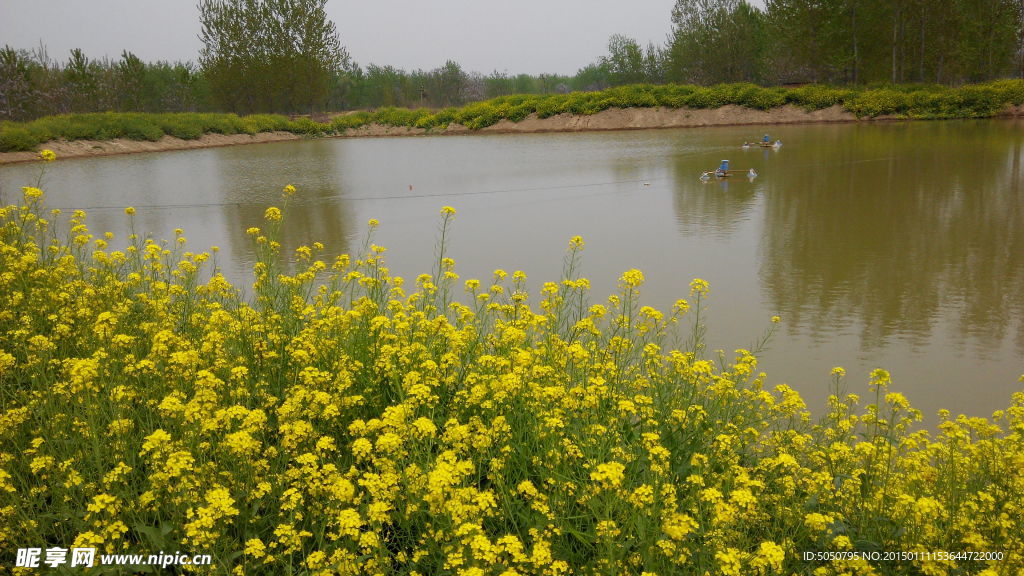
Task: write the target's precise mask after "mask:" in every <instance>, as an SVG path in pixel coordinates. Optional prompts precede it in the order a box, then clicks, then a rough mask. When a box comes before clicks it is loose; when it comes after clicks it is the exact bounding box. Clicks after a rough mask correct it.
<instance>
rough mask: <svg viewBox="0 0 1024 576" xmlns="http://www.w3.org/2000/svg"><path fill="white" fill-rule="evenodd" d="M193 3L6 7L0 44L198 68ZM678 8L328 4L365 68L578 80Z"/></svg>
mask: <svg viewBox="0 0 1024 576" xmlns="http://www.w3.org/2000/svg"><path fill="white" fill-rule="evenodd" d="M196 4H197V2H193V1H191V0H185V1H182V0H43V1H31V0H0V45H10V46H13V47H15V48H27V49H31V48H35V47H38V46H39V44H40V42H42V43H43V45H45V46H46V48H47V50H48V52H49V54H50V57H51V58H53V59H56V60H60V61H66V60H67V58H68V53H69V52H70V50H71V49H72V48H81V49H82V50H83V51H84V52H85V53H86V55H87V56H89V57H91V58H102V57H103V56H109V57H111V58H118V57H120V55H121V51H122V50H129V51H131V52H134V53H135V55H137V56H138V57H139V58H141V59H142V60H144V61H156V60H171V61H175V60H183V61H184V60H190V61H196V60H197V57H198V54H199V48H200V42H199V39H198V34H199V17H198V10H197V9H196ZM674 4H675V1H674V0H634V1H632V2H624V1H623V0H516V1H514V2H495V1H494V0H415V1H410V0H403V1H397V0H361V1H352V0H348V1H342V0H329V1H328V3H327V10H328V16H329V17H330V18H331V19H332V20H333V21H334V23H335V24H336V25H337V28H338V33H339V36H340V37H341V43H342V44H343V45H344V46H345V47H346V48H347V49H348V51H349V53H350V54H351V55H352V58H353V59H354V60H355V61H356V62H358V63H359V64H361V65H363V66H366V65H367V64H371V63H373V64H381V65H383V64H390V65H392V66H395V67H398V68H403V69H405V70H414V69H417V68H422V69H424V70H429V69H433V68H437V67H439V66H441V65H443V64H444V62H445V60H448V59H451V60H455V61H456V62H458V63H459V64H460V65H462V67H463V68H464V69H466V70H468V71H475V72H481V73H484V74H488V73H490V72H492V71H494V70H498V71H507V72H508V73H510V74H518V73H527V74H540V73H557V74H575V73H576V71H577V70H578V69H579V68H582V67H583V66H585V65H587V64H589V63H591V62H593V61H595V60H596V59H597V58H598V57H600V56H601V55H603V54H605V53H606V46H607V43H608V37H609V36H611V35H612V34H624V35H626V36H630V37H632V38H634V39H636V40H637V41H638V42H640V44H641V45H646V44H647V43H648V42H654V43H655V44H662V43H664V41H665V38H666V36H667V35H668V33H669V30H670V29H671V21H670V18H671V12H672V6H673V5H674Z"/></svg>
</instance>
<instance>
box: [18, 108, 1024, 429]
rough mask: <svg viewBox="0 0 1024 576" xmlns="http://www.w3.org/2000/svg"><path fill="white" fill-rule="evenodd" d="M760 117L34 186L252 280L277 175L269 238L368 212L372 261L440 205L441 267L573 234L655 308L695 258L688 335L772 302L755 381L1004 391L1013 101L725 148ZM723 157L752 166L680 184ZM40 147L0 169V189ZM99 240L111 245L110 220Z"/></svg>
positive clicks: (1017, 151)
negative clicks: (276, 208)
mask: <svg viewBox="0 0 1024 576" xmlns="http://www.w3.org/2000/svg"><path fill="white" fill-rule="evenodd" d="M763 133H764V127H757V126H755V127H749V126H747V127H716V128H700V129H678V130H647V131H623V132H601V133H596V132H592V133H580V134H531V135H474V136H459V137H451V136H447V137H445V136H438V137H411V138H380V139H323V140H311V141H302V142H288V143H276V144H263V145H253V146H238V147H230V148H217V149H206V150H193V151H181V152H167V153H153V154H137V155H130V156H117V157H104V158H90V159H68V160H62V161H59V162H56V163H53V164H51V165H49V166H47V172H46V174H45V178H44V186H43V187H44V189H45V190H46V192H47V196H46V199H47V202H48V204H49V205H51V206H54V207H60V208H63V209H73V208H83V209H86V210H87V211H88V212H89V220H88V222H89V224H90V227H91V228H92V230H93V232H94V233H96V234H98V233H100V232H103V231H106V230H110V231H113V232H115V233H116V234H117V235H118V240H120V241H121V242H123V241H124V235H125V232H126V228H125V226H126V222H127V220H126V218H127V217H126V216H125V215H124V213H123V208H124V207H125V206H128V205H132V206H135V207H136V209H137V210H138V213H137V214H136V228H137V230H139V231H140V232H142V231H145V232H148V233H149V234H151V235H152V236H153V237H154V238H164V239H172V238H173V230H174V229H175V228H178V227H180V228H183V229H184V230H185V236H186V237H187V238H188V247H189V249H191V250H194V251H203V250H207V249H208V248H209V247H210V246H212V245H216V246H219V247H220V248H221V252H220V255H219V257H218V260H219V262H220V264H221V266H222V268H223V269H224V270H225V272H226V273H227V274H228V275H229V276H230V277H231V278H232V280H234V281H235V282H236V283H237V284H239V285H244V284H245V283H247V282H249V281H250V279H251V273H250V270H251V265H252V263H253V251H252V249H251V248H252V247H251V239H250V238H248V237H247V236H246V235H245V229H246V228H248V227H250V226H262V216H263V212H264V210H265V209H266V208H267V207H268V206H271V205H280V193H281V188H282V187H283V186H284V185H286V184H289V183H290V184H293V185H295V186H296V187H297V188H298V190H299V193H298V194H297V195H296V196H295V197H294V198H293V199H292V202H291V206H290V210H289V212H288V214H287V215H286V224H287V230H286V234H285V245H286V247H292V248H294V247H295V246H298V245H301V244H309V243H312V242H314V241H320V242H322V243H324V244H325V245H326V246H327V251H326V252H327V253H326V257H328V258H331V257H333V256H335V255H337V254H339V253H343V252H348V251H350V250H356V249H358V248H359V246H361V244H362V239H363V237H364V235H365V233H366V221H367V220H368V219H370V218H377V219H379V220H380V221H381V226H380V228H379V229H378V231H377V232H376V234H375V236H374V242H376V243H377V244H381V245H384V246H386V247H387V248H388V252H387V253H386V257H387V260H388V262H389V265H390V267H391V269H392V271H393V273H394V274H398V275H402V276H406V277H414V276H415V275H417V274H419V273H422V272H429V271H430V268H431V262H432V261H433V259H434V251H435V241H436V237H437V232H438V226H439V222H440V217H439V215H438V211H439V209H440V208H441V207H442V206H444V205H451V206H453V207H455V208H456V209H457V210H458V215H457V217H456V220H455V225H454V229H453V232H452V234H451V243H450V245H449V254H450V255H451V256H452V257H454V258H455V259H456V261H457V263H458V266H457V270H458V271H459V273H460V274H461V276H462V278H464V279H465V278H474V277H475V278H481V279H483V280H485V281H486V279H488V278H489V277H490V275H491V272H492V271H493V270H494V269H495V268H503V269H506V270H508V271H509V272H510V273H511V272H512V271H514V270H524V271H525V272H527V274H528V275H529V277H530V280H531V284H532V285H533V286H539V284H540V283H542V282H543V281H547V280H557V279H558V278H559V273H560V270H561V266H562V257H563V254H564V248H565V247H566V245H567V242H568V240H569V238H570V237H571V236H573V235H577V234H578V235H581V236H583V238H584V239H585V240H586V242H587V244H586V248H585V251H584V263H583V273H584V275H585V276H587V277H588V278H590V280H591V282H592V285H593V297H594V298H593V300H594V301H595V302H597V301H602V300H603V299H604V298H605V297H607V295H609V294H611V293H613V292H614V291H615V286H616V282H617V279H618V277H619V276H620V275H621V274H622V272H624V271H625V270H627V269H629V268H639V269H641V270H642V271H643V272H644V274H645V276H646V278H647V282H646V284H645V285H644V286H643V288H642V294H643V296H642V298H643V301H644V303H645V304H649V305H652V306H655V307H658V308H660V309H662V310H666V311H667V310H669V309H670V307H671V304H672V302H674V301H675V300H676V299H677V298H680V297H687V295H688V292H689V288H688V284H689V282H690V280H692V279H693V278H697V277H699V278H703V279H705V280H707V281H709V282H710V284H711V297H710V300H709V303H710V308H709V315H708V318H709V320H708V344H709V349H710V350H715V349H724V350H726V351H727V352H729V353H730V355H731V352H732V350H734V349H736V348H739V347H749V346H751V345H752V343H753V342H754V341H755V340H757V339H758V337H759V336H760V335H761V333H762V332H763V331H764V329H765V328H766V327H767V326H768V325H769V322H770V320H769V319H770V318H771V316H773V315H776V314H777V315H779V316H781V317H782V322H781V324H780V325H779V327H778V328H779V329H778V331H777V333H776V335H775V337H774V338H773V340H772V341H771V342H770V344H769V346H768V349H767V351H766V352H765V353H764V354H763V355H762V356H761V363H760V368H761V369H763V370H765V371H766V372H767V373H768V383H769V384H770V385H775V384H779V383H787V384H790V385H791V386H793V387H794V388H796V389H797V390H799V391H800V392H801V393H802V394H803V396H804V398H805V399H806V400H807V402H808V404H809V405H810V406H811V408H812V410H818V409H819V408H820V407H821V406H822V405H823V403H824V399H825V398H826V396H827V394H828V391H829V382H830V378H829V373H830V371H831V369H832V367H833V366H844V367H845V368H846V369H847V373H848V377H847V389H848V390H849V391H853V392H858V393H861V394H862V396H863V395H865V393H866V392H867V379H868V374H869V373H870V372H871V370H872V369H874V368H876V367H883V368H886V369H888V370H889V371H890V372H891V373H892V377H893V382H894V384H893V389H894V390H898V391H902V392H904V393H905V394H906V395H907V396H908V397H909V398H910V400H911V402H912V403H913V404H914V405H915V406H916V407H918V408H920V409H921V410H922V411H924V412H925V415H926V418H928V419H929V420H933V418H932V417H933V416H934V413H935V412H936V411H937V410H938V409H940V408H948V409H950V410H951V411H952V412H954V413H966V414H970V415H977V416H987V415H989V414H990V413H991V412H992V411H993V410H996V409H1000V408H1003V407H1006V406H1007V405H1008V403H1009V398H1010V395H1011V394H1012V392H1014V391H1015V390H1020V389H1022V388H1024V384H1021V383H1019V382H1018V377H1020V375H1021V374H1024V190H1022V182H1024V171H1022V163H1024V123H1022V122H1020V121H1014V120H985V121H948V122H916V123H873V124H866V125H860V124H818V125H798V126H777V127H771V128H770V137H771V138H772V139H773V140H774V139H779V140H781V141H782V143H783V146H782V147H781V148H779V149H777V150H776V149H761V148H757V147H754V148H750V149H741V147H740V143H741V142H743V141H746V140H754V139H759V138H760V136H761V135H762V134H763ZM721 159H729V160H730V161H731V167H732V168H735V169H742V170H747V169H749V168H753V169H755V170H756V171H757V172H758V173H759V176H758V177H757V178H756V179H754V180H753V181H748V180H747V179H746V178H743V177H738V178H732V179H730V180H729V181H711V182H701V180H700V179H699V176H700V174H701V173H702V172H703V171H706V170H711V169H713V168H715V167H717V165H718V163H719V161H720V160H721ZM38 168H39V166H38V165H12V166H4V167H0V193H3V194H4V195H5V196H6V200H8V201H10V200H11V199H12V198H15V197H17V192H19V190H20V186H23V185H26V184H29V183H32V182H34V181H35V178H36V176H37V174H38ZM113 245H114V246H121V244H120V243H119V242H118V241H117V240H115V242H114V243H113Z"/></svg>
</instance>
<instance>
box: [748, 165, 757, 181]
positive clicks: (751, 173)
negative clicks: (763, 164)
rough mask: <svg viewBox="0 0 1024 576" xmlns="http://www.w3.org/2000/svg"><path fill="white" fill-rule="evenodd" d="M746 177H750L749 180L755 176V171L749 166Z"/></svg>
mask: <svg viewBox="0 0 1024 576" xmlns="http://www.w3.org/2000/svg"><path fill="white" fill-rule="evenodd" d="M747 178H750V179H751V180H753V179H754V178H757V172H755V171H754V169H753V168H751V169H750V172H747Z"/></svg>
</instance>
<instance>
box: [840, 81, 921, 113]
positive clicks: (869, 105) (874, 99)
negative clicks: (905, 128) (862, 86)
mask: <svg viewBox="0 0 1024 576" xmlns="http://www.w3.org/2000/svg"><path fill="white" fill-rule="evenodd" d="M910 102H911V96H910V95H909V94H907V93H905V92H900V91H898V90H892V89H890V88H883V89H879V90H870V91H867V92H861V93H860V94H857V95H855V96H853V97H852V98H849V99H847V101H846V109H847V110H849V111H850V112H852V113H853V114H854V115H856V116H857V117H859V118H866V117H867V118H873V117H875V116H881V115H883V114H893V115H901V114H905V113H907V111H908V110H909V109H910Z"/></svg>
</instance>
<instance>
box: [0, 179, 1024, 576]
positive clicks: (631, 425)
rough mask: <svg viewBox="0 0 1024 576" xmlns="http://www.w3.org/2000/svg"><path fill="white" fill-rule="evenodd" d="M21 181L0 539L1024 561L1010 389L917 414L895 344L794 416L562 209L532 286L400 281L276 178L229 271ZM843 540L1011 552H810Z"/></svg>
mask: <svg viewBox="0 0 1024 576" xmlns="http://www.w3.org/2000/svg"><path fill="white" fill-rule="evenodd" d="M36 190H38V188H32V189H26V191H25V199H26V201H25V203H24V205H20V206H8V207H4V208H0V294H3V296H4V299H5V305H4V306H3V307H0V390H2V398H3V401H2V402H0V558H4V559H11V558H14V555H15V553H14V551H15V550H16V549H18V548H25V547H40V546H42V547H44V548H51V547H64V548H68V547H71V546H95V547H97V548H98V549H99V550H100V551H101V552H102V553H109V552H118V553H121V552H125V553H131V554H149V553H154V554H155V553H159V552H160V551H169V550H192V551H194V552H195V553H204V554H211V555H212V556H213V558H214V563H213V566H211V567H210V568H209V572H211V573H223V574H228V573H230V574H310V575H318V576H321V575H322V576H326V575H334V574H345V575H348V574H353V575H354V574H366V575H376V574H407V575H410V576H412V575H420V576H428V575H465V576H469V575H494V576H511V575H524V576H525V575H533V574H537V575H552V576H554V575H568V574H581V575H590V574H594V575H596V574H644V575H647V576H657V575H661V576H667V575H673V574H737V575H739V574H754V575H768V574H807V573H813V574H937V575H945V574H948V575H953V574H983V573H984V574H1015V573H1020V572H1021V570H1024V556H1022V555H1021V554H1020V551H1021V550H1024V536H1022V534H1024V531H1022V527H1024V522H1022V518H1024V475H1021V474H1020V470H1021V469H1022V468H1024V393H1019V394H1017V395H1016V396H1015V397H1014V398H1013V400H1012V404H1011V405H1010V407H1008V408H1007V409H1006V410H1003V411H1000V412H998V413H996V414H995V415H993V417H992V418H991V419H980V418H965V417H959V418H951V417H949V416H948V415H946V416H945V417H944V419H943V421H942V422H941V423H940V424H939V426H938V429H937V430H936V431H935V432H933V433H930V432H928V431H925V430H917V429H916V422H917V421H918V420H919V419H920V414H918V413H917V412H916V411H915V410H914V409H913V408H911V407H910V405H909V403H908V402H907V400H906V398H904V397H903V396H902V395H900V394H898V393H897V392H894V391H890V386H891V382H890V377H889V375H888V373H886V372H885V371H882V370H878V371H875V372H874V373H873V374H872V378H871V382H870V383H869V385H868V386H867V387H866V390H865V393H866V394H867V397H868V398H873V400H872V401H869V402H868V403H867V404H866V405H861V403H860V397H859V396H857V395H855V394H845V393H843V392H841V391H840V390H839V385H840V384H841V383H842V381H843V377H844V374H845V372H844V371H843V370H842V369H841V368H836V369H835V370H833V371H832V377H833V379H834V382H835V384H836V386H837V390H836V393H835V394H834V395H833V396H832V398H831V401H830V404H829V408H828V413H827V414H825V415H824V416H823V417H822V418H821V419H820V421H817V422H814V421H812V419H811V417H810V415H809V414H808V412H807V409H806V407H805V405H804V403H803V401H802V400H801V399H800V396H799V394H797V393H796V392H795V391H794V390H792V389H791V388H789V387H787V386H779V387H776V388H774V389H766V388H765V387H764V382H765V379H766V377H765V375H764V374H762V373H760V372H758V365H757V352H758V351H757V350H756V349H755V350H737V351H736V353H735V355H734V356H733V357H731V358H726V357H725V356H724V355H723V357H722V358H721V359H717V360H716V361H714V362H713V361H711V360H709V359H707V358H704V357H703V356H702V350H703V342H702V340H701V337H702V334H703V333H704V327H703V326H702V325H701V324H700V320H699V318H700V317H701V314H700V306H701V305H702V302H704V301H705V300H706V299H707V298H708V297H709V294H710V287H709V285H708V283H707V282H705V281H703V280H699V279H698V280H694V281H693V283H692V284H691V286H690V296H689V297H690V299H691V301H689V302H688V301H686V300H679V301H678V302H677V303H676V305H675V306H674V307H673V309H672V311H671V314H665V313H662V312H660V311H658V310H655V309H653V308H650V307H646V306H641V305H640V303H639V302H640V289H641V288H642V286H643V282H644V276H643V274H642V273H641V272H640V271H639V270H629V271H627V272H626V273H624V274H623V275H622V277H621V279H620V283H619V287H620V291H619V292H618V293H617V294H615V295H613V296H611V297H610V298H608V299H607V300H605V301H602V302H598V303H594V302H591V300H590V295H589V289H590V283H589V282H587V281H586V280H585V279H584V278H580V277H578V275H577V273H576V271H577V269H578V263H579V260H578V259H579V255H580V253H581V252H582V249H583V246H584V243H583V239H582V238H580V237H572V239H571V240H570V241H569V251H568V255H567V257H566V260H565V266H566V269H565V276H564V278H562V279H561V281H559V282H551V283H549V284H547V285H544V287H543V288H542V290H541V291H540V294H539V295H538V297H539V301H538V302H537V303H536V304H531V303H530V297H529V295H528V294H527V285H526V275H525V274H524V273H522V272H518V271H517V272H514V273H512V274H509V273H507V272H505V271H503V270H497V271H495V272H494V274H493V277H492V278H491V279H489V280H486V281H481V280H476V279H470V280H464V281H460V280H459V279H458V274H457V273H456V272H455V263H454V262H453V261H451V259H450V258H446V257H445V256H444V248H443V246H442V247H441V250H440V251H439V252H440V254H441V257H440V258H439V259H438V260H437V262H436V263H435V266H434V270H433V273H431V274H423V275H421V276H420V277H418V278H416V279H415V282H411V283H408V284H407V283H406V282H405V281H404V280H403V279H402V278H400V277H396V276H393V275H391V273H390V271H389V270H388V268H387V266H386V265H385V262H384V250H383V249H382V248H380V247H378V246H375V245H373V244H372V243H371V242H370V238H369V237H368V238H367V241H366V242H365V244H364V246H365V250H364V252H363V253H361V254H353V255H351V256H343V257H339V258H337V259H335V260H333V261H332V262H324V261H322V260H321V259H320V258H321V255H322V252H323V250H324V247H323V246H322V245H319V244H314V245H312V246H306V247H299V248H297V249H295V250H294V251H290V252H282V251H281V250H280V244H279V243H278V241H279V237H278V236H277V234H278V232H279V227H280V226H281V225H283V223H284V221H285V216H286V215H287V197H288V196H291V195H292V194H294V192H295V191H294V188H292V187H290V186H289V187H286V188H285V190H284V195H285V196H286V199H285V204H284V208H282V209H279V208H268V209H267V211H266V213H265V221H266V222H265V223H264V226H268V227H269V228H270V230H267V231H264V230H261V229H260V228H257V227H253V228H251V229H250V230H249V235H250V236H251V239H252V241H253V245H254V249H255V251H256V253H257V255H258V262H257V264H256V265H255V269H254V271H255V275H256V280H255V284H254V286H253V290H252V294H253V296H252V297H251V298H244V297H242V296H241V295H240V291H239V290H236V289H235V288H234V287H232V286H231V285H230V284H229V283H228V282H227V280H226V279H225V278H224V277H223V276H221V275H220V274H219V273H218V272H217V271H216V270H211V269H210V268H209V264H208V258H209V255H208V254H206V253H200V254H196V253H192V252H188V251H186V249H185V245H186V242H185V241H184V235H183V232H179V233H177V234H176V239H175V240H174V241H172V242H170V243H161V242H157V241H153V240H140V239H139V238H138V237H134V236H133V237H131V238H129V239H127V244H126V245H125V246H124V247H122V248H120V249H114V248H112V247H110V246H108V243H109V242H112V241H113V239H111V238H94V237H93V235H92V234H91V232H90V231H89V228H88V227H87V225H86V215H85V214H84V213H75V214H74V215H73V216H72V218H71V219H70V221H69V222H67V230H68V231H67V232H58V231H57V228H58V226H57V225H56V224H55V223H51V222H49V221H48V218H49V219H55V218H56V217H57V215H56V214H49V213H46V212H44V211H43V208H42V201H41V197H42V192H41V191H39V192H36ZM134 212H135V210H134V209H128V210H126V213H127V216H128V217H129V218H130V217H132V215H133V214H134ZM454 215H455V210H454V209H453V208H450V207H445V208H444V209H442V211H441V214H440V216H441V219H442V234H441V235H442V238H444V237H445V235H446V234H449V233H450V230H449V229H448V227H449V226H450V225H451V224H452V223H453V222H454ZM378 225H379V222H377V221H376V220H371V221H370V223H369V229H370V231H369V233H370V234H372V232H373V230H374V229H375V228H377V227H378ZM99 241H102V242H103V243H102V244H100V243H99ZM284 254H294V256H293V257H292V259H291V260H289V259H288V258H286V257H285V256H284ZM463 286H464V287H465V290H462V289H459V288H460V287H463ZM691 318H693V322H692V324H691V328H690V330H691V333H690V337H689V340H688V341H687V344H686V346H685V347H683V348H682V349H674V348H673V347H672V346H670V344H669V342H670V338H669V337H670V336H671V335H672V334H673V333H674V332H675V331H678V330H684V329H685V328H684V327H683V326H682V325H683V324H686V322H685V321H686V320H689V319H691ZM775 322H777V319H772V320H771V321H769V322H768V330H769V331H771V330H772V329H773V328H772V327H773V326H774V325H775ZM680 340H684V339H680ZM842 550H862V551H863V550H889V551H895V550H902V551H907V552H913V551H920V552H929V551H936V550H972V551H990V552H996V551H1003V552H1004V553H1005V554H1006V555H1005V556H1004V557H1003V559H1002V560H997V559H994V558H990V557H986V558H980V559H979V558H956V559H948V558H943V559H938V558H935V557H929V556H927V555H923V554H922V555H920V556H918V557H917V558H915V559H910V560H901V561H898V562H886V561H877V562H876V561H870V560H854V559H841V558H839V557H836V559H831V560H824V561H821V562H819V563H817V564H814V565H809V564H808V563H807V562H805V561H804V560H803V558H802V556H801V552H804V551H842Z"/></svg>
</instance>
